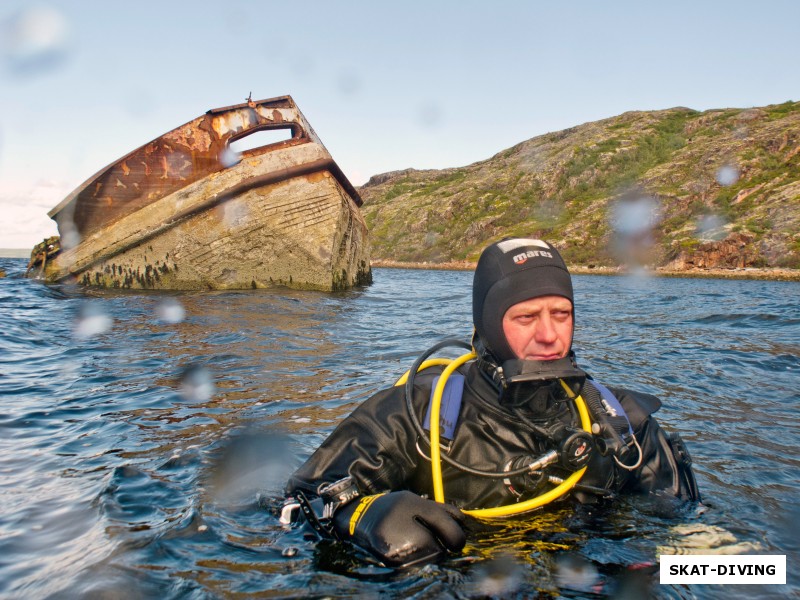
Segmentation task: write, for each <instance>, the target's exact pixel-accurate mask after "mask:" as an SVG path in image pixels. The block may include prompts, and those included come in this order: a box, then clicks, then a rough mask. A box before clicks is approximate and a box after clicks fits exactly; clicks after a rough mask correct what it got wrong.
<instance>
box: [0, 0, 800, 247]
mask: <svg viewBox="0 0 800 600" xmlns="http://www.w3.org/2000/svg"><path fill="white" fill-rule="evenodd" d="M798 23H800V2H797V1H796V0H762V1H761V2H752V1H748V2H740V1H737V0H725V1H716V0H708V1H705V2H703V1H702V0H692V1H683V0H670V1H669V2H667V1H663V2H650V1H642V0H637V1H627V0H626V1H618V2H615V1H612V0H608V1H606V2H601V1H598V0H595V1H589V0H586V1H583V0H574V1H564V2H553V1H548V2H545V1H537V0H527V1H522V0H520V1H517V2H512V1H502V0H496V1H495V2H488V1H486V0H482V1H480V2H476V1H470V0H461V1H455V0H453V1H440V2H437V1H436V0H427V1H416V0H404V1H403V2H391V3H389V2H380V1H376V0H372V1H364V2H357V1H348V0H342V1H339V2H331V1H330V0H328V1H319V2H316V1H310V0H296V1H283V2H276V1H272V0H259V1H245V0H226V1H225V2H208V1H206V0H192V1H184V0H161V1H159V2H156V1H153V0H137V1H136V2H125V3H116V2H108V1H107V0H103V1H96V0H81V1H79V2H75V1H74V0H51V1H49V2H47V1H45V2H41V3H37V2H32V1H30V0H28V1H22V0H4V2H3V3H2V5H0V109H2V110H0V248H31V247H32V246H33V245H35V244H36V243H38V242H40V241H42V239H43V238H45V237H47V236H49V235H55V234H56V232H57V231H56V227H55V223H54V222H53V221H51V220H50V219H49V217H47V212H48V211H49V210H50V209H51V208H53V207H54V206H56V205H57V204H58V203H59V202H60V201H61V200H62V199H63V198H64V197H65V196H66V195H67V194H68V193H69V192H70V191H72V190H73V189H74V188H76V187H77V186H79V185H80V184H81V183H82V182H83V181H85V180H86V179H88V178H89V177H90V176H92V175H93V174H94V173H96V172H97V171H99V170H100V169H101V168H102V167H104V166H106V165H108V164H110V163H113V162H114V161H116V159H118V158H120V157H121V156H123V155H125V154H127V153H128V152H130V151H131V150H134V149H135V148H137V147H139V146H141V145H142V144H145V143H147V142H149V141H150V140H152V139H154V138H157V137H158V136H160V135H161V134H163V133H166V132H167V131H169V130H171V129H173V128H175V127H177V126H179V125H182V124H183V123H186V122H188V121H190V120H192V119H194V118H196V117H198V116H200V115H201V114H203V113H205V112H206V111H207V110H209V109H211V108H217V107H222V106H228V105H231V104H238V103H241V102H244V101H245V99H246V98H247V97H248V96H249V95H250V94H252V98H253V99H265V98H271V97H275V96H282V95H291V96H292V97H293V98H294V99H295V101H296V102H297V104H298V106H299V108H300V110H301V111H302V112H303V114H304V115H305V116H306V118H307V119H308V121H309V122H310V123H311V126H312V127H313V128H314V130H315V131H316V132H317V134H318V135H319V137H320V138H321V139H322V141H323V143H324V144H325V146H326V147H327V148H328V150H329V151H330V152H331V154H332V155H333V158H334V160H336V162H337V163H338V164H339V166H340V167H341V168H342V170H343V171H344V172H345V174H346V175H347V176H348V178H349V179H350V180H351V181H352V182H353V183H354V184H355V185H361V184H363V183H365V182H366V181H367V180H368V179H369V177H370V176H372V175H375V174H378V173H384V172H387V171H394V170H399V169H406V168H415V169H442V168H448V167H460V166H465V165H468V164H471V163H474V162H477V161H480V160H485V159H487V158H490V157H491V156H493V155H494V154H496V153H498V152H500V151H502V150H504V149H506V148H509V147H511V146H513V145H515V144H517V143H519V142H522V141H524V140H527V139H530V138H532V137H535V136H537V135H542V134H545V133H548V132H552V131H558V130H561V129H565V128H568V127H572V126H574V125H579V124H581V123H585V122H589V121H595V120H598V119H603V118H607V117H612V116H615V115H618V114H621V113H623V112H626V111H630V110H658V109H665V108H671V107H675V106H686V107H689V108H692V109H695V110H708V109H714V108H729V107H737V108H748V107H752V106H764V105H768V104H778V103H782V102H786V101H788V100H795V101H797V100H800V77H799V75H800V73H799V72H798V71H799V68H798V62H797V57H798V56H800V35H797V24H798Z"/></svg>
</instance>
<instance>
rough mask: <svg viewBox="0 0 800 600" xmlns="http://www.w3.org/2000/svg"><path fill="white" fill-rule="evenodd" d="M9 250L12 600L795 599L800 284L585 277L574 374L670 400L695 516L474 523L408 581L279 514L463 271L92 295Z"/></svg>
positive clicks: (0, 407) (647, 513)
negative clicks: (738, 576)
mask: <svg viewBox="0 0 800 600" xmlns="http://www.w3.org/2000/svg"><path fill="white" fill-rule="evenodd" d="M24 267H25V261H23V260H16V259H4V260H0V268H3V269H5V270H6V271H8V274H9V276H8V277H7V278H5V279H0V319H1V323H2V327H0V597H8V598H48V597H52V598H96V597H99V598H228V597H235V598H247V597H308V598H318V597H319V598H321V597H363V598H372V597H384V598H392V597H397V598H405V597H418V598H429V597H430V598H438V597H442V598H479V597H491V596H495V597H511V598H516V597H518V598H530V597H543V598H553V597H556V598H557V597H564V598H584V597H586V598H597V597H605V596H610V597H625V598H642V597H646V596H652V597H658V598H731V597H763V598H770V597H798V594H800V580H798V577H797V576H796V575H795V574H794V573H795V572H797V571H798V570H800V561H798V559H799V558H800V552H799V544H798V530H800V526H799V525H798V519H800V508H799V504H798V489H799V488H800V477H799V476H800V469H798V465H800V460H798V457H797V453H798V448H800V424H799V422H798V399H800V392H798V385H799V384H800V379H799V378H798V375H799V374H800V358H799V356H800V305H799V303H798V300H800V284H798V283H788V282H759V281H727V280H703V279H631V278H625V277H596V276H594V277H593V276H577V277H575V287H576V295H577V298H578V305H577V333H576V341H575V346H576V350H577V352H578V358H579V361H580V362H581V364H582V366H583V367H584V368H586V369H587V370H589V371H591V372H592V373H594V374H595V376H596V377H597V378H598V379H600V380H601V381H604V382H606V383H611V384H616V385H625V386H628V387H633V388H638V389H641V390H643V391H646V392H650V393H653V394H657V395H658V396H659V397H661V398H662V399H663V401H664V407H663V409H662V410H661V412H660V413H659V419H660V421H661V423H662V425H663V426H665V427H666V428H668V429H677V430H679V431H681V432H682V434H683V437H684V439H685V440H686V442H687V444H688V446H689V449H690V450H691V452H692V455H693V458H694V461H695V469H696V474H697V477H698V480H699V485H700V488H701V492H702V494H703V496H704V500H705V503H706V505H707V506H706V507H705V508H702V507H701V508H697V507H675V506H674V505H672V503H665V502H664V501H663V499H659V498H635V499H625V500H623V501H621V502H619V503H618V504H617V505H616V506H614V507H612V508H603V509H585V510H579V511H578V512H575V511H573V510H570V509H566V508H553V509H547V510H544V511H542V512H540V513H537V514H534V515H529V516H527V517H525V518H518V519H509V520H504V521H501V522H495V523H488V524H479V523H475V524H473V525H472V526H471V527H472V531H471V534H470V543H469V545H468V546H467V548H466V549H465V551H464V553H463V555H462V556H459V557H454V558H452V559H448V560H446V561H444V562H442V563H439V564H436V565H429V566H426V567H422V568H416V569H412V570H409V571H405V572H393V571H390V570H387V569H383V568H381V567H380V566H378V565H375V564H370V563H369V562H364V561H359V560H357V558H356V557H355V556H354V555H353V554H352V553H350V552H347V551H344V550H343V549H342V548H341V547H338V546H332V545H326V544H315V543H312V542H311V541H309V540H307V539H305V538H304V536H303V533H302V532H301V531H297V530H287V529H284V528H283V527H281V526H280V524H279V523H278V519H277V516H278V509H279V506H280V502H281V500H282V494H281V490H282V487H283V485H284V482H285V480H286V478H287V476H288V474H289V473H290V472H291V471H292V470H293V469H294V468H295V467H296V466H297V465H299V464H300V463H301V462H302V461H303V460H304V459H305V458H306V457H307V456H308V455H309V454H310V453H311V452H312V451H313V449H314V448H315V447H316V446H317V445H318V444H319V443H320V442H321V441H322V439H324V437H325V435H326V434H327V433H328V432H330V431H331V429H332V428H333V427H334V425H335V424H336V423H337V422H338V421H339V420H340V419H341V418H342V417H343V416H344V415H346V414H347V413H349V412H350V411H351V410H352V409H353V408H354V407H355V406H356V405H357V404H358V403H360V402H361V401H363V400H364V399H365V398H367V397H368V396H369V395H370V394H371V393H372V392H373V391H375V390H376V389H378V388H379V387H382V386H384V385H386V384H387V383H392V382H393V381H394V380H395V379H396V378H397V377H398V376H399V375H400V374H402V373H403V372H404V371H405V370H406V369H407V368H408V367H409V366H410V365H411V363H412V362H413V360H414V359H415V358H416V356H417V355H418V354H419V353H420V352H421V351H422V350H424V349H426V348H427V347H428V346H430V345H432V344H433V343H434V342H436V341H438V340H439V339H441V338H443V337H449V336H456V337H460V338H463V339H465V340H466V339H468V338H469V335H470V333H471V326H470V300H471V297H470V283H471V278H472V274H471V273H468V272H448V271H444V272H442V271H416V270H387V269H378V270H376V271H375V283H374V285H372V286H371V287H369V288H367V289H363V290H357V291H352V292H347V293H341V294H334V295H330V294H321V293H314V292H297V291H288V290H270V291H263V290H259V291H247V292H225V293H221V292H208V293H187V294H180V295H177V296H167V295H163V294H155V293H147V294H145V293H121V292H111V291H82V290H79V289H71V288H67V287H46V286H44V285H42V284H41V283H38V282H34V281H29V280H25V279H22V278H21V277H20V275H21V273H22V272H23V271H24ZM661 552H685V553H688V552H700V553H706V554H708V553H760V554H786V555H787V571H788V574H789V578H788V581H789V583H788V585H786V586H777V587H776V586H736V587H732V586H691V587H688V586H661V585H659V583H658V572H657V564H656V558H657V555H658V554H660V553H661Z"/></svg>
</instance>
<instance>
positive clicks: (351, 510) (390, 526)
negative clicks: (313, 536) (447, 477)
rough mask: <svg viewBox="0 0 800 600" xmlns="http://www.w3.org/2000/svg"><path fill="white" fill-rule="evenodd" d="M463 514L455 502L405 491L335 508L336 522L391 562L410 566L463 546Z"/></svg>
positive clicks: (344, 536)
mask: <svg viewBox="0 0 800 600" xmlns="http://www.w3.org/2000/svg"><path fill="white" fill-rule="evenodd" d="M463 520H464V513H462V512H461V511H460V510H458V509H457V508H456V507H454V506H451V505H449V504H440V503H439V502H434V501H432V500H426V499H424V498H421V497H419V496H417V495H416V494H414V493H412V492H408V491H402V492H389V493H388V494H379V495H377V496H365V497H363V498H359V499H358V500H355V501H353V502H351V503H350V504H348V505H347V506H345V507H343V508H341V509H340V510H338V511H337V512H336V514H335V515H334V517H333V527H334V529H335V530H336V532H337V533H338V534H339V536H340V537H341V538H342V539H349V540H351V541H352V542H353V543H354V544H356V545H357V546H359V547H361V548H363V549H364V550H367V551H368V552H370V553H371V554H373V555H375V556H376V557H377V558H378V559H380V560H381V561H382V562H383V563H384V564H386V565H387V566H390V567H408V566H410V565H413V564H415V563H419V562H425V561H429V560H432V559H434V558H436V557H438V556H440V555H442V554H444V553H446V552H447V551H448V550H450V551H451V552H458V551H460V550H461V549H462V548H463V547H464V544H465V543H466V542H467V536H466V534H465V533H464V530H463V529H462V528H461V523H462V521H463Z"/></svg>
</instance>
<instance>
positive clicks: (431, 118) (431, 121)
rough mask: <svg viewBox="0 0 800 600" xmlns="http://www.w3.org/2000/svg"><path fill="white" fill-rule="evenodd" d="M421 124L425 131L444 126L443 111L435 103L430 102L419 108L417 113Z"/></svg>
mask: <svg viewBox="0 0 800 600" xmlns="http://www.w3.org/2000/svg"><path fill="white" fill-rule="evenodd" d="M417 118H418V120H419V124H420V125H421V126H422V127H424V128H425V129H432V128H435V127H439V126H440V125H441V124H442V119H443V114H442V109H441V108H440V107H439V105H438V104H436V103H434V102H428V103H426V104H423V105H422V106H420V107H419V109H418V111H417Z"/></svg>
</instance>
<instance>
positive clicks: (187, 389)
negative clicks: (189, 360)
mask: <svg viewBox="0 0 800 600" xmlns="http://www.w3.org/2000/svg"><path fill="white" fill-rule="evenodd" d="M215 389H216V388H215V386H214V379H213V377H212V376H211V372H210V371H209V370H208V369H206V368H205V367H203V366H200V365H191V366H189V367H187V368H186V369H185V370H184V371H183V373H182V375H181V378H180V389H179V394H180V396H181V398H183V399H184V400H186V401H188V402H205V401H207V400H210V399H211V398H212V396H213V395H214V392H215Z"/></svg>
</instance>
